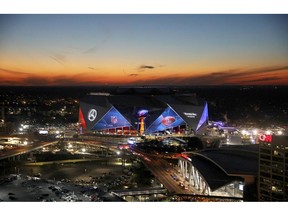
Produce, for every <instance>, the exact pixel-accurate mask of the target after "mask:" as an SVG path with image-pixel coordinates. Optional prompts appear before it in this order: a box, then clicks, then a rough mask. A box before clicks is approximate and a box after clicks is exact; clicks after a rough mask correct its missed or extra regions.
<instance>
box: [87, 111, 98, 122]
mask: <svg viewBox="0 0 288 216" xmlns="http://www.w3.org/2000/svg"><path fill="white" fill-rule="evenodd" d="M96 117H97V111H96V110H95V109H91V110H89V113H88V119H89V121H94V120H95V119H96Z"/></svg>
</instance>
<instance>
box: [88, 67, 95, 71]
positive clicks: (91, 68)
mask: <svg viewBox="0 0 288 216" xmlns="http://www.w3.org/2000/svg"><path fill="white" fill-rule="evenodd" d="M88 69H90V70H96V69H95V68H93V67H88Z"/></svg>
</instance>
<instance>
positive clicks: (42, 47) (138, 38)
mask: <svg viewBox="0 0 288 216" xmlns="http://www.w3.org/2000/svg"><path fill="white" fill-rule="evenodd" d="M287 21H288V16H287V15H281V14H267V15H264V14H249V15H248V14H244V15H241V14H237V15H236V14H219V15H212V14H169V15H168V14H165V15H164V14H158V15H157V14H145V15H144V14H142V15H140V14H118V15H117V14H34V15H33V14H22V15H20V14H15V15H14V14H9V15H7V14H5V15H4V14H2V15H0V29H2V34H1V36H0V46H1V49H0V59H1V60H0V71H1V72H0V78H1V79H0V80H1V81H0V85H4V86H14V85H15V86H18V85H23V86H56V85H60V86H71V85H76V86H77V85H287V84H288V75H287V72H288V62H287V59H288V43H287V38H288V31H287V30H286V29H287V23H288V22H287Z"/></svg>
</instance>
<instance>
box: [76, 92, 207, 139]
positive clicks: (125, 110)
mask: <svg viewBox="0 0 288 216" xmlns="http://www.w3.org/2000/svg"><path fill="white" fill-rule="evenodd" d="M129 93H130V94H129ZM79 123H80V125H81V129H82V131H83V132H85V131H87V132H89V131H95V132H102V133H113V134H122V135H123V134H131V132H134V134H135V135H136V134H138V135H142V134H152V133H156V132H164V131H167V130H169V131H170V132H176V133H198V132H199V131H200V130H201V128H203V127H204V126H206V125H207V123H208V106H207V103H206V101H204V100H202V99H199V98H197V97H196V96H195V95H193V94H171V92H168V93H167V92H165V93H161V92H160V93H159V92H157V93H156V94H155V91H154V92H153V89H152V90H151V89H150V90H147V89H145V92H138V91H135V90H134V91H133V94H131V91H130V92H129V91H128V92H127V91H126V92H124V93H123V92H121V93H119V92H116V93H114V94H110V93H91V94H89V95H87V96H86V97H84V98H83V99H82V100H81V101H80V108H79Z"/></svg>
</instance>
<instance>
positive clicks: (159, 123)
mask: <svg viewBox="0 0 288 216" xmlns="http://www.w3.org/2000/svg"><path fill="white" fill-rule="evenodd" d="M182 124H185V122H184V120H183V119H182V118H181V117H180V116H179V115H178V114H177V113H176V112H175V111H174V110H173V109H171V108H170V107H168V108H167V109H165V111H164V112H163V113H162V114H161V115H160V116H159V117H158V118H157V119H156V120H155V121H154V122H153V123H152V124H151V125H150V126H149V127H148V128H147V130H146V133H152V132H155V131H164V130H166V129H169V128H173V127H177V126H179V125H182Z"/></svg>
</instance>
